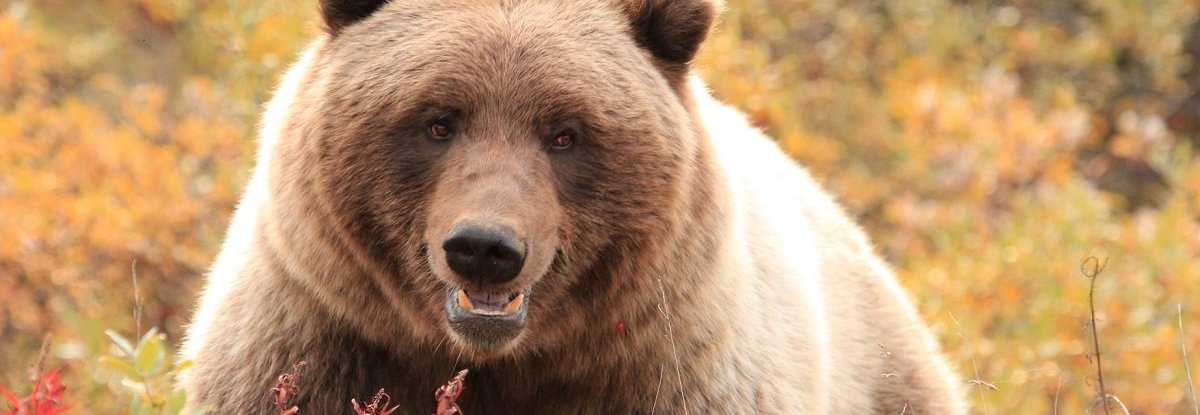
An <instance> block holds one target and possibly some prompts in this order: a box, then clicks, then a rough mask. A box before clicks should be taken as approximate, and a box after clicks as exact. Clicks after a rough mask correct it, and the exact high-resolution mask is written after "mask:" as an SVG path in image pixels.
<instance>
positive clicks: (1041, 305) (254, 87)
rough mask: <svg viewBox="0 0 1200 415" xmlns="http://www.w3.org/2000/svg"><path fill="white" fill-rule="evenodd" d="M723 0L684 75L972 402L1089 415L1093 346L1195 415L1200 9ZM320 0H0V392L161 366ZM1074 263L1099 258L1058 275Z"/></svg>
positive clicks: (28, 392) (1137, 397)
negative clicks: (931, 345)
mask: <svg viewBox="0 0 1200 415" xmlns="http://www.w3.org/2000/svg"><path fill="white" fill-rule="evenodd" d="M313 3H314V4H315V2H313ZM727 8H728V10H727V11H726V13H725V14H724V15H723V16H722V18H721V23H720V25H719V27H718V28H717V30H716V32H715V33H714V35H713V36H712V37H711V38H710V39H709V42H708V43H707V45H706V47H705V48H704V49H703V50H702V51H701V55H700V57H699V58H698V62H697V63H698V67H699V68H700V72H702V73H703V75H704V76H705V78H706V79H707V80H708V81H709V83H710V84H711V85H712V87H713V89H714V90H715V93H716V95H717V96H718V97H719V98H721V99H723V100H725V101H728V102H731V103H733V104H735V105H736V106H738V107H740V108H741V109H743V110H745V111H746V112H748V113H749V114H750V115H751V117H752V118H753V120H754V121H755V122H756V123H757V124H759V125H760V126H761V127H762V128H764V129H765V130H767V131H768V132H769V133H770V135H772V136H773V137H776V138H778V139H779V141H780V144H781V146H782V147H783V148H785V149H786V150H787V151H788V152H789V153H790V154H792V155H793V156H794V157H795V158H797V159H798V160H800V161H801V162H802V163H804V164H805V165H807V166H810V168H811V169H812V170H813V171H814V173H815V175H816V176H817V177H821V178H824V179H825V180H826V185H827V187H828V188H829V189H830V190H831V191H832V192H833V193H834V194H836V195H838V196H839V198H840V201H841V202H842V203H844V204H845V205H846V206H847V207H848V209H849V210H850V211H851V212H852V213H854V214H855V215H856V216H858V217H859V218H860V219H861V221H862V222H863V223H865V225H866V228H867V230H868V232H869V233H870V234H871V235H872V237H873V238H874V240H875V241H876V242H877V243H878V244H879V249H880V250H881V251H882V252H883V253H884V254H885V255H886V256H887V258H888V260H889V261H890V262H891V263H892V264H893V265H894V266H895V268H896V270H897V272H898V274H899V277H900V279H901V281H902V282H903V283H904V285H905V286H906V287H907V288H908V290H909V292H910V293H912V295H913V297H914V298H915V299H916V302H917V304H918V306H919V307H920V311H921V314H922V315H923V317H924V319H925V320H926V321H927V322H929V324H931V326H932V327H933V329H934V332H935V333H937V334H938V335H939V337H940V340H941V341H942V343H943V345H944V350H945V352H946V353H947V355H948V357H949V358H950V359H951V361H952V362H953V363H954V364H956V365H957V366H958V367H959V368H960V373H961V375H962V377H963V379H964V380H965V381H967V382H968V383H969V384H970V387H972V390H971V394H970V400H971V404H972V406H973V411H972V412H973V413H979V414H1005V413H1083V412H1087V411H1089V410H1091V411H1093V412H1103V411H1104V409H1101V407H1100V406H1095V402H1097V393H1098V390H1097V389H1099V384H1100V382H1098V379H1096V378H1097V373H1098V372H1097V367H1096V366H1097V365H1096V363H1098V362H1102V363H1103V372H1102V373H1103V388H1104V390H1105V393H1107V394H1110V395H1111V396H1114V397H1116V398H1118V399H1119V400H1120V402H1121V403H1122V404H1123V405H1124V406H1125V407H1128V408H1129V409H1130V411H1131V412H1135V413H1144V414H1181V413H1196V410H1195V408H1196V406H1195V405H1196V403H1195V400H1194V398H1193V397H1192V395H1191V392H1190V390H1189V387H1190V386H1189V385H1190V383H1189V379H1188V374H1187V372H1188V363H1189V362H1188V360H1187V359H1186V358H1185V357H1184V356H1185V351H1191V352H1192V353H1191V356H1192V359H1193V360H1192V361H1191V362H1190V363H1197V361H1196V360H1195V356H1196V355H1197V354H1200V352H1197V350H1198V349H1200V330H1198V329H1194V328H1195V327H1196V325H1195V324H1196V322H1200V304H1198V303H1196V302H1195V301H1192V302H1190V303H1189V302H1188V301H1187V300H1189V299H1192V300H1194V299H1195V298H1198V297H1197V292H1196V287H1200V159H1198V158H1197V156H1196V154H1195V152H1194V148H1195V147H1196V146H1197V144H1200V3H1198V2H1196V1H1195V0H1156V1H1125V0H1091V1H1082V0H1063V1H1055V2H1032V1H1014V2H994V1H983V0H963V1H952V0H912V1H904V2H888V1H880V0H870V1H869V0H838V1H833V0H811V1H805V2H794V1H782V0H728V1H727ZM315 9H316V8H315V7H302V6H297V5H296V4H295V2H294V1H281V0H271V1H262V2H253V3H245V2H233V1H204V2H194V1H186V0H105V1H93V2H77V1H69V0H37V1H32V0H0V172H2V173H0V241H2V242H0V298H3V300H0V385H3V386H6V387H7V388H8V389H9V390H12V391H13V392H12V396H13V397H14V399H18V400H20V398H22V397H33V398H37V393H41V394H42V395H41V396H43V397H45V398H50V397H53V398H54V399H58V400H60V401H61V402H62V403H64V404H66V405H68V406H69V407H70V408H72V409H69V411H74V412H79V413H121V412H123V411H127V410H129V408H131V402H132V401H133V400H134V399H137V398H136V393H137V392H136V391H135V390H134V388H131V387H130V385H133V386H135V387H136V385H137V384H139V382H143V383H145V384H146V385H150V384H153V383H154V382H158V381H160V380H163V379H160V378H158V377H159V376H170V374H171V373H172V371H174V370H176V369H178V368H179V366H177V365H184V364H185V363H176V364H173V363H172V362H170V356H171V355H170V354H168V353H167V352H166V351H162V350H165V349H166V348H169V346H170V345H171V344H173V343H174V342H175V341H177V340H178V339H179V335H180V333H181V332H182V328H181V327H182V324H184V323H185V322H186V321H188V317H189V313H190V310H191V307H192V306H193V303H194V301H195V299H196V298H197V289H198V288H199V287H200V286H201V282H202V276H203V274H204V272H205V270H206V268H207V267H208V266H209V264H210V263H211V260H212V257H213V255H214V253H215V251H216V249H217V248H218V247H219V244H220V238H221V235H222V233H223V231H224V228H225V226H226V225H227V223H228V222H227V221H228V220H229V218H230V213H231V211H232V209H233V204H234V203H235V201H236V200H237V197H238V194H237V193H238V191H239V189H242V188H243V186H244V184H245V181H246V180H247V179H248V174H249V168H250V166H251V165H252V154H253V148H254V143H253V139H252V137H253V134H254V131H255V126H256V122H257V117H258V116H259V110H260V106H261V105H262V103H263V102H265V100H266V99H267V98H268V97H269V95H270V88H271V87H272V86H273V85H275V83H276V82H277V77H278V75H279V74H280V73H281V71H282V70H283V69H284V68H285V67H286V66H287V65H288V62H290V61H291V60H292V59H294V58H295V57H296V55H297V53H298V49H299V48H300V47H302V46H303V45H304V44H305V42H306V41H307V40H308V39H311V38H312V37H313V36H314V35H315V34H316V33H317V31H318V28H317V23H316V22H317V18H316V13H315ZM1089 257H1096V258H1098V260H1096V261H1101V262H1102V261H1104V259H1105V258H1107V262H1105V263H1104V264H1105V266H1104V267H1103V270H1102V271H1103V272H1102V273H1099V274H1092V273H1090V271H1089V269H1088V268H1087V267H1088V265H1087V264H1085V269H1084V271H1085V272H1084V273H1083V274H1081V272H1080V264H1081V262H1084V261H1085V259H1086V258H1089ZM1089 263H1090V264H1092V265H1093V266H1096V265H1098V263H1092V262H1089ZM131 265H133V267H134V268H136V275H137V277H136V279H135V278H133V274H134V270H131ZM1090 270H1091V271H1096V270H1098V269H1097V268H1091V269H1090ZM1089 275H1090V277H1089ZM135 281H136V284H137V285H138V290H137V292H136V294H135V290H134V284H135ZM1093 284H1094V286H1093ZM1093 296H1094V303H1093V302H1091V301H1089V300H1090V299H1092V298H1093ZM1093 305H1094V312H1093ZM135 309H138V310H140V311H139V312H138V313H137V314H138V317H137V318H135V317H134V310H135ZM1093 315H1094V316H1095V319H1094V320H1093V319H1092V316H1093ZM1189 325H1190V326H1189ZM150 328H156V329H155V331H154V332H151V331H150ZM1093 329H1095V331H1093ZM106 330H112V331H114V332H116V333H121V334H123V335H124V337H125V338H130V339H141V340H142V341H144V342H151V343H152V342H160V344H159V345H158V346H145V347H163V349H160V351H161V353H162V356H165V357H163V360H162V361H157V360H156V359H157V356H159V353H160V351H154V352H153V353H151V352H145V353H146V356H148V357H146V359H148V362H147V363H146V364H147V365H148V366H146V370H147V372H145V373H140V374H138V373H139V372H137V369H138V367H137V363H138V362H137V360H138V355H137V353H134V354H133V355H126V352H139V353H140V351H139V350H137V346H136V344H137V343H141V342H134V341H129V342H128V343H135V344H129V345H124V346H122V345H120V344H118V342H115V340H114V339H115V336H114V337H110V336H108V335H106V334H105V332H106ZM147 333H151V334H149V335H148V336H150V337H146V336H147ZM1093 333H1095V336H1093ZM46 335H51V336H52V338H53V341H52V342H51V343H49V344H50V347H49V348H47V351H46V353H45V354H39V351H40V350H41V345H42V344H43V338H44V336H46ZM160 336H161V337H160ZM155 339H160V340H155ZM162 339H165V340H162ZM146 344H148V343H146ZM1095 345H1099V346H1101V348H1102V349H1101V350H1102V351H1103V354H1102V355H1100V356H1099V358H1097V356H1096V355H1094V354H1093V351H1094V350H1095ZM125 347H129V348H130V350H124V349H125ZM881 352H883V353H886V350H884V351H881ZM39 356H42V358H39ZM102 356H110V357H109V358H105V359H101V357H102ZM120 359H130V360H129V362H128V363H129V364H131V365H134V367H133V369H134V370H135V371H134V374H137V376H142V378H140V379H139V378H137V377H135V376H134V375H133V374H130V373H128V372H126V371H123V370H122V369H120V368H119V367H118V366H119V365H120V363H116V364H114V363H113V361H114V360H116V361H121V360H120ZM102 361H103V362H107V363H105V364H102ZM39 362H40V363H39ZM156 365H157V366H156ZM31 366H32V367H35V368H36V372H35V373H34V374H35V376H33V377H32V382H31V376H30V375H31V373H30V367H31ZM60 368H61V369H62V370H61V371H60V370H59V369H60ZM183 370H186V368H184V369H183ZM268 375H269V376H279V375H282V374H268ZM452 375H453V374H447V379H449V378H450V376H452ZM147 376H149V377H147ZM1192 380H1193V381H1194V380H1195V379H1194V378H1193V379H1192ZM147 382H149V383H147ZM168 383H169V382H168ZM466 383H467V388H466V390H465V392H464V393H470V387H469V384H470V378H469V376H468V377H467V379H466ZM64 387H65V389H63V388H64ZM162 393H163V394H164V395H162V396H164V397H166V399H181V398H176V397H172V395H171V394H170V393H171V392H170V391H164V392H162ZM429 393H430V399H431V400H432V399H433V398H434V391H429ZM113 396H121V397H122V399H113ZM269 396H270V395H269V392H268V391H264V400H266V399H270V398H269ZM351 398H357V399H358V401H357V402H358V403H359V404H360V406H361V405H368V406H369V405H370V404H371V403H373V401H372V397H347V398H346V399H347V413H350V411H352V407H351V403H350V399H351ZM35 400H36V399H35ZM169 402H171V403H170V404H171V405H174V403H173V402H174V401H169ZM163 404H164V405H166V404H168V401H164V403H163ZM8 405H10V404H8V403H6V400H0V411H4V410H7V409H9V406H8ZM1114 405H1116V404H1115V403H1114ZM1105 408H1106V409H1109V410H1112V411H1115V412H1118V413H1119V412H1120V411H1121V408H1119V407H1118V406H1113V407H1111V408H1109V407H1105ZM50 409H52V408H48V409H47V410H50ZM285 409H286V408H285ZM43 413H45V412H43Z"/></svg>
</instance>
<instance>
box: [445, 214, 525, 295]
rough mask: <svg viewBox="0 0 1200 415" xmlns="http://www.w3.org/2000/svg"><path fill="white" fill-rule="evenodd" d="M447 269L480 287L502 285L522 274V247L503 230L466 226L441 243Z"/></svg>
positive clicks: (518, 241) (460, 227) (510, 231)
mask: <svg viewBox="0 0 1200 415" xmlns="http://www.w3.org/2000/svg"><path fill="white" fill-rule="evenodd" d="M442 249H443V250H445V251H446V265H448V266H449V267H450V269H451V270H453V271H454V272H455V273H457V274H458V275H459V276H461V277H463V278H464V279H466V280H468V281H471V282H474V283H476V284H479V285H480V286H492V285H502V284H504V283H507V282H509V281H512V280H513V279H514V278H516V277H517V275H518V274H520V273H521V267H522V266H523V265H524V264H525V243H524V241H522V240H520V239H519V238H517V237H516V236H515V235H514V232H513V231H512V230H510V229H508V228H506V227H503V226H488V225H483V224H478V223H465V224H461V225H459V226H457V227H455V228H454V230H453V231H451V232H450V235H449V236H447V237H446V240H445V241H443V242H442Z"/></svg>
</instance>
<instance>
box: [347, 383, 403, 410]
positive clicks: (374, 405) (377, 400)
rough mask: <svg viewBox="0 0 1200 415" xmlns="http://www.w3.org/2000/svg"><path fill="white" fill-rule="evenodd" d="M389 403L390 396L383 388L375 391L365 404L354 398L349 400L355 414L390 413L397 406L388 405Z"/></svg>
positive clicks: (390, 400)
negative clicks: (369, 400)
mask: <svg viewBox="0 0 1200 415" xmlns="http://www.w3.org/2000/svg"><path fill="white" fill-rule="evenodd" d="M391 403H392V397H391V396H388V394H387V392H385V391H384V390H383V389H380V390H379V392H375V397H374V398H371V403H369V404H367V406H362V405H361V404H359V403H358V400H356V399H351V400H350V406H352V407H353V408H354V413H355V414H357V415H391V414H392V412H396V409H397V408H398V407H397V406H392V407H389V405H391Z"/></svg>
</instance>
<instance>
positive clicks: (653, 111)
mask: <svg viewBox="0 0 1200 415" xmlns="http://www.w3.org/2000/svg"><path fill="white" fill-rule="evenodd" d="M321 7H322V11H323V14H324V16H325V17H326V23H327V25H328V27H329V33H328V34H327V35H326V36H324V37H323V38H322V39H321V40H318V41H317V42H316V43H315V44H314V45H313V46H311V47H310V49H309V51H308V53H307V54H306V56H305V58H304V59H303V60H302V61H301V63H300V64H298V65H297V67H296V68H294V69H293V70H292V71H291V72H290V73H289V75H288V79H287V80H285V82H284V87H283V88H281V90H280V91H279V93H278V96H277V97H276V98H275V100H274V101H273V103H272V107H271V108H270V109H269V111H268V115H267V117H266V121H265V125H264V132H263V144H262V150H261V153H260V160H259V165H258V167H257V168H256V171H255V177H254V179H253V180H252V183H251V185H250V187H249V189H248V190H247V194H246V196H245V198H244V200H243V202H242V204H241V205H240V207H239V211H238V213H237V216H236V217H235V220H234V223H233V224H232V225H231V228H230V236H229V241H227V242H226V246H225V247H224V249H223V251H222V253H221V256H220V258H219V259H218V261H217V264H216V265H215V266H214V270H213V273H212V275H211V276H210V282H209V287H208V289H207V291H206V293H205V298H204V301H203V303H202V305H201V309H200V310H199V311H198V313H197V322H196V323H195V324H194V325H193V327H192V328H191V329H190V330H189V339H188V342H187V344H186V345H185V355H186V356H188V357H190V358H193V359H194V360H195V362H196V366H195V367H194V368H193V369H191V370H190V372H189V373H187V375H186V377H185V379H184V381H183V384H184V385H185V386H186V387H187V389H188V391H189V392H190V394H191V396H194V397H196V398H199V399H200V400H203V401H206V402H208V403H211V404H213V405H215V406H216V407H217V408H218V413H260V412H264V411H266V408H267V407H268V402H267V399H266V391H267V389H269V388H270V386H271V385H272V384H273V382H274V378H275V377H276V376H277V375H279V374H281V373H283V372H286V371H287V369H288V368H289V367H290V366H291V365H292V364H294V363H296V362H298V361H301V360H303V361H307V362H308V363H309V367H308V370H307V374H306V376H305V378H304V379H305V382H307V384H306V385H305V386H306V388H305V390H304V391H303V392H302V393H301V394H300V398H299V402H297V403H298V404H299V405H300V407H301V408H302V409H303V411H304V413H339V412H346V411H347V410H348V408H349V406H348V405H349V399H350V398H351V397H360V398H363V397H367V396H369V395H370V394H372V393H373V391H375V390H377V389H378V388H381V387H382V388H387V390H388V392H389V393H390V394H391V396H392V401H393V402H394V403H397V404H400V405H401V407H402V408H403V409H402V410H401V411H400V412H401V413H430V412H432V410H433V406H434V400H433V391H434V390H436V388H437V386H438V384H439V383H440V382H442V381H444V380H446V379H448V377H449V376H450V375H451V374H453V373H454V372H455V371H456V369H460V368H464V367H465V368H469V369H471V373H470V375H469V376H468V378H467V381H466V383H467V388H466V392H465V393H464V394H463V396H462V398H461V400H460V403H461V405H462V407H463V409H464V410H465V412H466V413H468V414H497V413H651V412H656V411H661V412H663V413H682V412H685V411H690V412H693V413H707V412H712V413H741V412H762V413H900V412H901V410H902V408H903V407H904V405H906V404H907V405H909V409H908V410H909V411H910V412H909V413H958V411H961V403H959V401H958V396H957V395H958V393H957V390H956V388H957V387H956V385H954V384H953V382H955V381H954V380H953V376H951V375H950V374H949V372H948V371H947V370H946V369H945V366H944V365H943V364H942V363H941V361H940V357H939V356H938V355H937V350H936V346H935V345H933V344H932V341H931V337H930V336H929V333H928V331H927V329H925V328H924V326H923V325H922V324H921V322H920V320H919V319H918V318H917V316H916V314H915V312H913V311H912V309H911V306H910V305H909V304H908V302H907V299H905V298H904V297H903V296H902V295H901V294H900V293H899V291H898V290H897V289H895V287H894V285H895V284H894V280H892V277H891V275H890V273H889V272H888V271H887V269H886V267H885V266H884V265H883V264H882V263H881V262H879V260H878V258H877V257H876V256H875V254H874V253H873V252H871V249H870V247H869V246H868V245H867V243H866V240H865V237H863V236H862V234H861V232H860V231H858V229H857V228H856V227H855V226H854V225H853V224H852V223H851V222H849V221H848V220H847V219H846V218H845V215H844V214H842V213H841V211H840V209H838V208H837V207H836V205H834V204H833V203H832V201H829V199H828V197H827V196H825V195H824V192H823V191H822V190H821V189H820V188H819V187H817V186H816V185H815V184H813V183H812V181H811V179H809V178H808V176H807V175H806V174H805V173H803V171H802V170H800V169H798V168H796V167H795V166H794V165H793V164H792V163H791V162H790V161H787V160H786V159H785V158H784V157H783V156H782V153H779V151H778V149H774V150H762V151H764V153H762V154H766V155H767V156H766V157H769V158H772V159H773V160H774V158H778V160H775V161H772V163H774V164H771V165H772V166H783V167H780V168H781V169H783V170H782V171H781V172H777V174H776V173H775V172H773V173H772V175H782V176H784V177H787V178H790V179H792V180H791V181H790V182H788V185H794V186H797V187H798V188H800V190H799V192H800V193H801V194H804V195H806V196H805V197H803V198H798V199H795V200H794V202H796V203H797V206H798V208H797V210H796V211H792V212H778V209H777V208H772V207H771V206H769V205H768V204H764V203H762V202H761V201H758V199H756V197H758V196H754V195H757V194H759V193H761V192H758V193H755V192H756V191H755V190H754V189H756V186H757V187H762V186H766V185H767V184H766V183H760V182H762V181H761V180H751V177H757V176H756V175H759V174H758V173H754V174H751V175H743V174H740V173H738V172H734V171H730V170H729V167H727V166H728V165H730V157H732V156H730V155H729V154H732V153H734V152H737V151H741V150H736V151H730V152H726V153H723V151H725V150H722V148H723V147H722V145H719V144H717V141H718V140H716V139H715V138H714V137H713V136H714V135H716V134H717V133H718V132H716V131H715V130H716V128H713V127H708V128H706V127H705V125H711V121H708V120H707V118H708V117H709V115H710V113H711V114H716V113H722V114H723V111H726V110H727V109H724V108H721V107H716V106H715V105H718V104H715V103H714V102H710V101H711V98H709V97H708V96H707V93H706V92H704V91H703V89H699V88H692V87H689V86H688V79H687V65H688V62H689V61H690V60H691V58H692V56H693V55H694V54H695V52H696V49H697V48H698V47H699V44H700V42H701V41H702V40H703V38H704V37H705V35H706V33H707V31H708V30H709V27H710V25H711V23H712V19H713V16H714V15H715V10H716V5H715V4H713V3H712V2H710V1H703V0H679V1H668V0H612V1H611V2H605V1H584V0H569V1H552V0H528V1H522V0H491V1H483V0H479V1H472V0H457V1H453V0H451V1H432V0H395V1H392V2H390V3H387V4H379V3H372V2H363V1H358V2H354V1H335V0H322V1H321ZM709 107H711V108H709ZM447 114H449V115H450V116H452V117H454V118H455V119H456V120H457V121H456V123H457V124H456V126H457V127H460V129H459V130H458V132H457V135H456V136H454V137H453V138H452V139H451V140H450V141H449V142H433V141H430V140H428V139H427V138H426V137H425V136H424V131H425V127H426V122H428V120H429V119H431V118H436V117H441V116H445V115H447ZM718 115H719V114H718ZM730 119H731V120H733V121H731V123H732V124H729V125H735V124H736V125H737V126H735V127H734V131H735V133H736V134H738V135H742V134H744V135H746V136H747V137H748V141H747V143H748V146H749V147H755V148H758V147H761V143H760V141H761V142H762V143H765V142H766V140H758V137H757V133H756V132H754V131H753V130H752V129H750V127H749V126H741V124H737V123H738V122H739V121H738V120H737V118H736V117H732V118H730ZM743 124H744V123H743ZM738 126H740V127H738ZM564 128H571V129H574V130H575V131H578V132H579V134H578V138H579V139H578V143H577V144H576V145H575V146H574V147H572V148H571V149H568V150H567V151H563V152H553V151H547V148H546V145H547V141H548V140H549V139H551V138H553V136H554V135H555V133H557V132H558V131H560V130H562V129H564ZM755 151H758V150H755ZM772 151H773V153H772ZM773 209H774V210H773ZM781 215H783V216H797V217H800V218H802V220H804V221H805V222H804V223H805V224H807V225H806V226H805V227H803V228H802V229H805V231H804V235H805V236H804V238H802V239H803V240H805V241H807V240H810V239H811V240H812V241H814V243H815V245H813V246H814V247H819V253H817V252H816V251H818V250H804V249H801V251H803V252H799V253H798V252H793V251H792V250H791V249H792V248H803V247H804V246H783V245H782V244H772V243H769V242H768V241H771V240H772V238H780V241H784V240H790V239H789V238H793V237H792V236H789V235H777V233H778V232H779V231H778V230H777V229H775V225H773V224H772V223H773V222H772V221H776V220H779V219H778V217H779V216H781ZM464 218H467V219H481V220H486V221H489V222H493V223H502V224H504V225H505V226H507V227H509V228H511V229H513V230H514V232H515V233H516V234H519V235H520V236H521V237H522V238H523V240H525V241H527V248H528V256H527V258H526V260H525V265H524V267H523V268H522V271H521V273H520V274H519V275H518V276H517V277H516V279H514V280H513V281H511V282H509V283H506V284H505V285H503V286H500V287H496V288H497V289H504V290H511V289H516V288H519V287H533V291H532V295H531V296H530V303H529V314H528V315H529V321H528V325H527V327H525V329H524V330H523V331H522V333H521V334H520V335H519V336H518V337H517V338H516V339H515V340H514V341H511V342H509V343H507V344H506V345H505V346H504V347H498V348H480V347H475V346H473V345H471V344H469V343H467V342H464V341H463V340H462V339H460V338H459V337H457V336H455V335H454V334H453V332H452V330H451V329H450V327H449V326H448V323H447V321H446V315H445V311H444V309H443V301H444V298H445V293H446V292H447V290H448V289H450V288H451V287H461V286H464V285H465V284H470V283H471V282H470V281H466V280H464V279H463V278H461V277H459V276H457V275H455V273H454V272H452V271H451V270H449V269H448V268H447V266H446V265H445V258H444V256H443V255H442V253H441V249H440V243H441V240H442V238H444V237H445V235H446V234H447V232H449V231H450V229H451V228H452V227H453V226H455V224H456V223H459V222H461V221H462V220H464ZM809 233H811V235H809ZM810 236H811V237H810ZM793 239H794V238H793ZM794 255H801V256H803V257H804V258H810V259H811V261H808V262H803V261H800V262H798V264H799V266H800V268H804V267H811V269H814V270H824V272H821V273H820V275H819V276H817V275H801V274H803V273H798V272H797V271H798V270H799V268H797V266H795V265H796V264H792V262H797V261H793V260H790V259H788V258H791V257H792V256H794ZM805 269H807V268H805ZM805 284H807V285H805ZM802 286H806V287H810V288H815V289H816V290H819V293H818V292H811V291H813V290H804V289H802V288H803V287H802ZM806 299H807V300H806ZM618 323H621V324H623V327H624V330H622V331H618V330H617V328H616V327H617V325H618ZM828 326H832V327H836V328H837V329H835V330H826V329H825V328H826V327H828ZM877 344H884V345H885V346H886V347H887V348H888V351H889V352H890V356H891V357H887V358H885V357H883V356H882V355H881V354H880V353H879V350H878V347H879V346H878V345H877ZM885 373H886V374H889V376H882V375H883V374H885ZM892 375H894V376H892ZM914 411H915V412H914Z"/></svg>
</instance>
